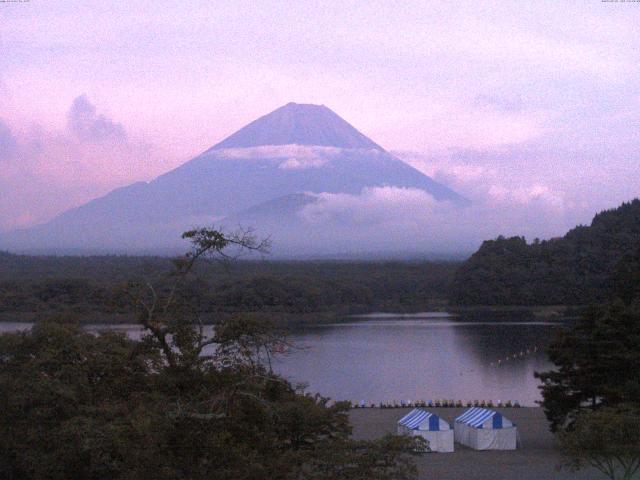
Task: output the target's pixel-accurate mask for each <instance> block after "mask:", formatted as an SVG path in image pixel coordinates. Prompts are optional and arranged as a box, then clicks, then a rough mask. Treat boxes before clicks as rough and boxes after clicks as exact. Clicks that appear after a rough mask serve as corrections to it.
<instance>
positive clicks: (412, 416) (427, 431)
mask: <svg viewBox="0 0 640 480" xmlns="http://www.w3.org/2000/svg"><path fill="white" fill-rule="evenodd" d="M398 435H413V436H420V437H423V438H424V439H425V440H427V442H428V443H429V450H430V451H432V452H453V431H452V430H451V427H450V426H449V424H448V423H447V422H446V421H445V420H443V419H441V418H440V417H438V416H437V415H435V414H434V413H431V412H428V411H426V410H423V409H421V408H414V409H413V410H411V411H410V412H409V413H408V414H406V415H405V416H404V417H402V418H401V419H400V420H398Z"/></svg>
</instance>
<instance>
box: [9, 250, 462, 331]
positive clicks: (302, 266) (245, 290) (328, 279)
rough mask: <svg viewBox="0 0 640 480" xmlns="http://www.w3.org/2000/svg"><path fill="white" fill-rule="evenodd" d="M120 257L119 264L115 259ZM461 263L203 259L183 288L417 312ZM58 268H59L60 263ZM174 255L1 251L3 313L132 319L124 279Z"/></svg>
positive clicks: (207, 298) (227, 297)
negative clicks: (225, 265)
mask: <svg viewBox="0 0 640 480" xmlns="http://www.w3.org/2000/svg"><path fill="white" fill-rule="evenodd" d="M111 262H113V263H111ZM455 268H456V264H452V263H430V262H413V263H412V262H328V261H327V262H284V261H282V262H279V261H260V260H257V261H239V262H234V263H233V265H232V266H231V267H230V268H229V269H227V270H225V269H220V268H213V267H212V266H210V265H197V266H196V267H195V268H194V272H193V275H192V276H191V277H190V278H188V279H185V282H184V284H183V285H182V289H181V294H182V295H183V297H184V298H185V301H187V300H188V301H191V302H192V303H193V304H194V305H197V306H198V308H199V309H200V311H201V312H202V313H203V314H210V313H218V312H226V313H229V314H231V313H235V312H260V313H269V314H274V316H275V314H280V313H287V314H311V313H317V312H321V313H322V312H332V313H339V314H345V313H361V312H368V311H371V310H401V311H411V310H420V309H426V308H429V307H433V306H434V305H439V304H443V303H444V302H445V301H446V296H447V288H448V285H449V283H450V282H451V279H452V278H453V272H454V271H455ZM56 269H58V270H56ZM170 269H171V262H170V260H169V259H165V258H154V257H148V258H144V257H23V256H14V255H4V256H1V257H0V314H1V315H3V318H7V319H9V318H11V314H16V315H18V314H19V315H23V316H29V315H31V316H33V315H41V314H47V313H62V312H66V311H69V310H73V311H74V312H76V313H79V314H81V316H82V318H83V320H84V321H113V320H114V319H121V320H122V321H127V319H129V320H130V318H131V314H132V310H131V308H130V306H129V305H128V304H127V303H126V302H124V301H123V296H122V295H121V290H122V286H123V285H125V284H127V283H128V282H130V281H139V282H146V281H155V280H157V279H158V278H162V277H163V276H164V275H167V274H168V273H169V272H170V271H171V270H170Z"/></svg>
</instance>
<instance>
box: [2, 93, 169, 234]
mask: <svg viewBox="0 0 640 480" xmlns="http://www.w3.org/2000/svg"><path fill="white" fill-rule="evenodd" d="M96 111H97V109H96V107H95V106H94V105H93V104H92V103H91V102H90V101H89V99H88V98H87V97H86V96H84V95H82V96H80V97H77V98H76V99H75V100H74V102H73V104H72V105H71V108H70V110H69V115H68V123H67V128H66V129H64V130H54V129H51V128H46V127H45V126H43V125H39V124H33V123H32V124H29V125H26V126H25V125H20V124H16V125H17V126H16V125H11V124H9V123H7V122H6V121H3V120H2V119H0V164H1V165H2V168H0V192H2V193H1V195H0V231H3V230H10V229H13V228H20V227H27V226H30V225H33V224H37V223H42V222H44V221H47V220H49V219H50V218H52V217H53V216H55V215H56V214H58V213H60V212H62V211H64V210H67V209H69V208H72V207H76V206H78V205H80V204H82V203H85V202H87V201H89V200H91V199H93V198H96V197H97V196H100V195H103V194H105V193H107V192H109V191H110V190H112V189H113V188H116V187H120V186H124V185H127V184H130V183H132V182H134V181H137V180H147V179H149V176H152V175H154V174H156V175H158V174H160V173H163V172H164V171H166V170H167V164H166V163H165V159H164V158H163V153H162V152H160V151H159V150H158V149H157V148H156V147H154V146H153V145H149V144H146V143H144V142H141V141H137V140H135V139H132V138H130V137H129V136H128V135H127V134H126V131H125V129H124V127H123V126H122V125H120V124H118V123H115V122H113V121H111V120H109V119H108V118H106V117H105V116H104V115H100V114H97V113H96ZM144 172H148V173H146V174H145V173H144ZM147 175H148V176H147Z"/></svg>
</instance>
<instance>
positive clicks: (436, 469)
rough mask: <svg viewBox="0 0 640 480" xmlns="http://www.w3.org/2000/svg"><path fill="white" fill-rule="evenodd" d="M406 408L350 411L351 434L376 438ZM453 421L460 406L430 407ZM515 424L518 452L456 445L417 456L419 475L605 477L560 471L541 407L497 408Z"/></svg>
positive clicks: (441, 479) (511, 479) (458, 478)
mask: <svg viewBox="0 0 640 480" xmlns="http://www.w3.org/2000/svg"><path fill="white" fill-rule="evenodd" d="M410 410H411V409H409V408H395V409H381V408H367V409H353V410H351V413H350V419H351V423H352V425H353V436H354V438H357V439H374V438H377V437H380V436H382V435H384V434H385V433H395V432H396V422H397V420H398V419H399V418H401V417H402V416H403V415H404V414H406V413H407V412H409V411H410ZM428 410H429V411H431V412H433V413H435V414H437V415H439V416H440V417H441V418H443V419H445V420H447V421H448V422H449V423H450V424H452V422H453V419H454V418H455V417H457V416H459V415H460V414H461V413H462V412H464V411H465V410H466V409H464V408H429V409H428ZM495 410H498V411H500V412H501V413H502V414H503V415H504V416H505V417H507V418H509V419H510V420H512V421H513V422H514V423H516V424H517V426H518V429H519V435H520V443H521V446H519V448H518V450H515V451H475V450H472V449H470V448H467V447H464V446H462V445H460V444H457V443H456V444H455V452H454V453H428V454H422V455H420V456H418V457H416V462H417V464H418V468H419V472H420V476H419V478H420V479H421V480H422V479H438V480H467V479H474V480H485V479H486V480H551V479H554V480H555V479H567V480H569V479H571V480H574V479H575V480H577V479H580V480H592V479H593V480H596V479H602V478H604V476H603V475H602V474H601V473H600V472H598V471H596V470H594V469H586V470H582V471H580V472H570V471H568V470H565V469H561V470H558V465H559V464H560V463H561V462H562V458H561V456H560V453H559V452H558V450H557V448H556V446H555V442H554V438H553V435H552V434H551V433H550V432H549V429H548V425H547V421H546V419H545V416H544V413H543V412H542V409H540V408H505V409H500V408H499V409H495Z"/></svg>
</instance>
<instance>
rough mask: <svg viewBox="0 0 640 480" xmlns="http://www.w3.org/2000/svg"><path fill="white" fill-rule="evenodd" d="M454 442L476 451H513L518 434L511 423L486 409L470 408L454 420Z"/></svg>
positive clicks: (499, 414)
mask: <svg viewBox="0 0 640 480" xmlns="http://www.w3.org/2000/svg"><path fill="white" fill-rule="evenodd" d="M453 429H454V437H455V440H456V442H458V443H461V444H463V445H466V446H468V447H471V448H474V449H476V450H515V448H516V443H517V437H518V433H517V430H516V426H515V425H514V424H513V422H512V421H511V420H509V419H507V418H505V417H504V416H503V415H502V414H501V413H500V412H496V411H495V410H489V409H488V408H481V407H474V408H470V409H469V410H467V411H466V412H464V413H463V414H462V415H460V416H459V417H457V418H456V419H455V423H454V426H453Z"/></svg>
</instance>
